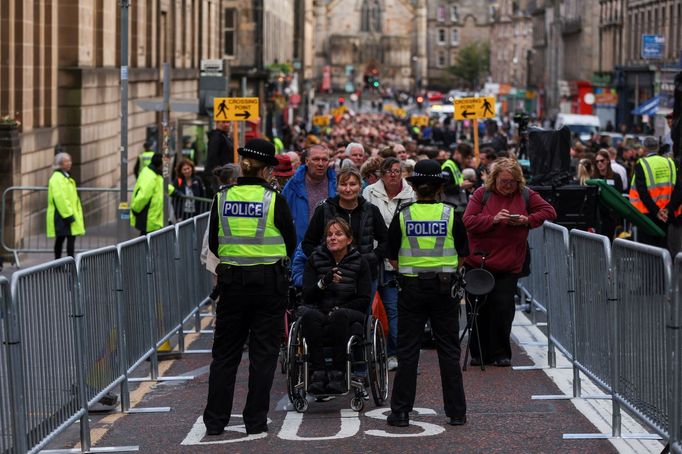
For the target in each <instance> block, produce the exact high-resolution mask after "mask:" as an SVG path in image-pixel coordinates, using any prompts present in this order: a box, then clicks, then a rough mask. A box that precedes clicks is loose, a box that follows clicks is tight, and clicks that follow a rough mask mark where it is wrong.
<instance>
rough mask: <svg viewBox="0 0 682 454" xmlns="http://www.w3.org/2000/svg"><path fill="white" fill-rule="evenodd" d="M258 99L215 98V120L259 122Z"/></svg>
mask: <svg viewBox="0 0 682 454" xmlns="http://www.w3.org/2000/svg"><path fill="white" fill-rule="evenodd" d="M259 118H260V112H259V109H258V98H214V99H213V120H215V121H246V120H251V121H253V120H258V119H259Z"/></svg>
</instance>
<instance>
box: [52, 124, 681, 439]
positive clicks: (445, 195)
mask: <svg viewBox="0 0 682 454" xmlns="http://www.w3.org/2000/svg"><path fill="white" fill-rule="evenodd" d="M484 131H485V132H484V135H483V137H482V138H481V139H482V140H481V147H480V152H479V154H478V156H475V153H474V149H473V147H472V144H471V142H470V141H469V140H467V139H468V138H467V137H464V136H459V137H458V138H457V140H454V141H451V142H449V143H448V142H442V141H434V140H428V141H425V140H424V135H423V133H422V132H421V131H420V132H417V131H415V130H411V129H410V128H409V127H408V126H407V125H406V124H405V123H404V122H402V121H399V120H397V119H394V118H393V117H391V116H389V115H385V114H358V115H348V114H346V115H344V116H342V117H341V118H339V119H338V121H336V122H334V123H333V124H332V125H331V126H330V127H328V128H326V129H325V130H323V131H315V134H313V133H311V132H309V131H306V130H305V128H304V127H303V125H300V124H295V125H294V126H293V127H292V128H291V130H290V131H289V134H288V137H286V138H285V139H286V140H284V143H285V147H287V146H288V147H290V148H291V149H290V151H284V150H282V152H279V153H278V152H277V151H276V149H275V146H274V145H273V143H271V142H269V141H267V140H264V139H253V140H250V141H248V142H247V143H246V144H245V145H244V146H243V147H241V148H239V155H240V162H239V164H238V165H235V164H231V163H230V161H231V159H230V157H231V156H232V143H231V141H230V139H229V125H218V128H217V129H216V130H215V131H214V132H212V133H211V135H210V140H209V162H207V163H206V170H207V171H208V172H209V175H210V177H209V178H204V179H203V181H202V180H201V179H199V178H197V176H196V175H195V174H194V163H193V161H192V160H191V159H189V157H187V156H184V157H182V158H181V159H180V160H179V162H178V163H177V166H176V172H175V175H176V177H175V181H174V182H173V184H172V186H171V187H169V189H168V192H169V193H170V194H173V193H177V194H181V195H182V196H183V197H181V198H179V199H178V200H179V201H180V202H179V205H178V204H176V209H178V210H180V211H181V212H182V213H185V214H186V215H187V216H188V217H189V216H192V215H194V214H195V213H197V212H199V211H200V210H199V207H198V206H196V205H195V203H196V202H195V198H196V197H202V196H211V195H213V194H215V196H214V199H213V204H212V208H211V214H210V222H209V228H208V231H207V237H206V241H205V243H206V249H207V251H204V253H203V256H204V257H205V258H206V262H207V266H209V267H210V269H211V271H213V272H214V273H215V274H216V275H217V286H216V290H215V292H214V296H216V297H217V298H218V299H219V302H218V305H217V320H216V329H215V338H214V346H213V361H212V364H211V369H210V378H209V396H208V403H207V407H206V410H205V412H204V423H205V425H206V428H207V433H208V434H209V435H217V434H220V433H222V432H223V430H224V428H225V426H226V425H227V424H228V422H229V419H230V414H231V410H232V396H233V393H234V386H235V376H236V372H237V368H238V366H239V362H240V360H241V352H242V346H243V345H244V343H245V342H247V340H248V348H249V359H250V362H251V366H250V378H249V392H248V396H247V402H246V407H245V409H244V422H245V425H246V430H247V432H248V433H250V434H255V433H261V432H264V431H266V430H267V423H266V418H267V412H268V409H269V395H270V388H271V386H272V381H273V376H274V371H275V368H276V362H277V357H278V354H279V343H280V339H281V337H280V336H279V333H280V331H281V330H282V317H283V313H284V307H285V300H286V298H287V297H288V295H289V286H290V285H291V284H293V285H294V286H296V287H298V288H299V289H300V291H301V294H302V295H303V297H302V301H301V304H302V307H303V308H304V309H302V310H301V311H300V314H301V315H302V326H303V330H304V333H305V335H306V339H307V340H308V342H309V347H310V349H311V354H310V362H311V375H310V386H309V392H311V393H313V394H315V393H318V394H323V393H328V394H335V393H340V392H342V391H343V390H344V389H345V388H344V387H345V379H346V378H347V377H344V374H345V368H344V367H343V366H344V364H343V363H344V362H345V359H344V358H345V342H346V340H347V338H348V332H349V331H348V330H349V326H350V324H351V323H353V322H354V321H358V320H362V319H363V318H364V317H365V316H366V315H367V314H369V313H371V311H372V302H373V301H374V300H375V299H376V300H378V301H379V300H380V301H381V304H382V305H383V307H384V309H385V312H386V316H387V319H388V333H387V351H388V356H389V357H388V368H389V370H391V371H396V373H395V377H394V382H393V390H392V396H391V410H392V411H391V414H390V415H389V416H388V418H387V423H388V424H390V425H394V426H399V427H403V426H407V425H409V411H410V410H411V409H412V405H413V404H414V397H415V393H416V374H417V367H418V358H419V347H420V345H421V339H422V334H423V329H424V323H425V322H426V320H428V319H430V320H431V325H432V330H433V333H434V339H435V342H436V348H437V351H438V355H439V358H440V361H439V362H440V369H441V380H442V384H443V401H444V407H445V413H446V415H447V418H448V422H449V423H450V424H452V425H461V424H464V423H465V422H466V402H465V396H464V388H463V385H462V375H461V371H460V366H459V364H460V345H459V338H458V336H457V333H458V330H459V322H458V317H459V301H457V300H456V298H455V294H456V293H455V292H452V288H453V286H454V285H455V284H456V283H457V282H458V276H459V275H460V273H463V272H465V271H467V270H471V269H474V268H481V267H485V269H487V270H488V271H490V272H491V273H492V275H493V277H494V280H495V285H494V288H493V290H492V291H491V292H490V293H489V295H488V296H487V302H486V304H485V305H484V306H483V307H482V308H481V310H480V311H479V312H478V314H477V317H478V320H477V322H478V323H477V324H475V326H474V329H473V332H472V335H471V339H469V345H470V348H471V352H472V358H471V364H474V365H475V364H492V365H494V366H498V367H508V366H510V365H511V362H512V350H511V345H510V340H509V336H510V331H511V324H512V320H513V317H514V309H515V308H514V293H515V289H516V285H517V281H518V279H519V278H520V277H521V276H524V275H527V274H528V273H529V269H528V261H527V258H528V245H527V236H528V232H529V230H530V229H532V228H537V227H539V226H541V225H542V223H543V222H544V221H546V220H549V221H552V220H554V219H556V216H557V214H556V211H555V209H554V207H552V206H551V205H550V204H549V203H547V202H546V201H545V200H544V199H543V198H542V197H541V196H540V195H539V194H538V193H536V192H535V191H533V190H532V189H530V188H529V187H527V185H526V179H525V176H524V169H523V168H522V165H521V163H520V161H519V159H518V156H517V153H515V152H514V147H513V145H510V144H508V142H507V140H508V139H509V138H510V137H509V136H508V135H507V134H508V131H507V130H506V128H497V126H496V125H494V126H493V125H492V124H491V123H488V124H486V127H485V128H484ZM608 145H609V144H602V143H598V142H597V141H596V140H593V141H591V142H590V143H588V144H586V145H585V144H582V143H581V142H579V141H576V142H574V143H573V145H572V147H571V163H572V166H573V168H574V172H575V178H574V183H575V184H587V181H588V180H591V179H602V180H605V181H606V182H607V184H609V185H612V186H613V187H614V188H615V189H616V190H617V191H619V192H623V193H625V192H626V191H628V190H629V195H630V199H631V201H632V203H633V205H634V206H635V207H636V208H637V209H639V210H640V211H641V212H642V213H644V214H645V215H646V216H648V217H649V218H650V219H651V220H652V221H653V222H655V223H656V224H657V225H659V226H660V227H661V228H667V225H668V224H670V225H671V229H672V228H673V226H678V225H679V224H680V223H681V222H680V218H681V217H680V211H681V209H680V208H679V207H680V204H682V185H681V184H680V182H679V180H678V179H676V167H675V164H674V162H673V161H672V159H670V158H668V157H666V156H664V155H663V154H662V150H661V148H660V147H659V144H658V141H657V140H656V139H654V138H653V137H651V138H647V139H645V140H644V141H643V143H642V144H641V145H639V144H638V145H635V146H632V147H629V146H622V147H620V148H616V147H611V146H608ZM57 158H58V159H57V160H56V161H55V168H56V170H55V174H54V175H53V177H52V178H51V181H50V188H51V191H52V192H51V194H52V195H51V196H50V199H49V200H50V206H52V211H50V210H48V222H50V218H52V223H53V225H54V227H53V228H52V230H50V231H49V232H50V234H51V235H55V236H56V243H55V254H56V255H57V254H58V253H59V254H61V248H62V243H63V241H64V239H66V240H67V248H68V252H69V253H70V254H72V251H73V241H74V240H73V238H75V236H77V235H80V234H82V233H83V230H84V227H83V225H82V212H81V213H80V214H79V211H78V210H79V209H80V205H79V203H78V198H77V194H76V195H75V198H74V194H75V182H73V181H72V179H70V176H69V173H68V172H69V169H70V159H69V158H68V155H65V154H62V155H61V156H60V155H58V156H57ZM143 158H144V159H145V160H148V161H149V162H148V163H146V161H144V162H142V161H140V163H141V164H140V166H139V167H140V171H139V175H138V179H137V183H136V186H135V189H134V192H133V199H132V203H131V225H133V226H134V227H136V228H137V229H138V230H139V231H140V232H141V234H145V233H149V232H152V231H154V230H156V229H159V228H161V227H162V226H163V225H164V222H163V217H162V216H163V215H162V212H163V210H162V206H163V198H162V194H163V178H162V176H161V175H162V171H161V167H162V158H161V155H159V154H153V153H152V154H151V156H147V155H144V156H142V157H141V158H140V159H141V160H142V159H143ZM65 201H66V202H68V203H66V202H65ZM178 206H179V208H178ZM79 216H80V218H79ZM79 219H81V221H80V222H79ZM602 219H606V220H607V221H604V222H602V223H601V225H600V226H599V227H598V228H599V229H600V231H601V232H602V233H606V234H607V235H609V237H613V236H614V235H615V233H616V227H617V224H618V223H619V219H618V218H617V217H615V216H611V213H609V212H608V211H607V212H605V213H603V216H602ZM608 220H610V222H609V221H608ZM677 236H679V233H678V234H677ZM677 236H675V238H676V237H677ZM640 239H643V240H649V241H652V244H653V243H654V242H656V243H655V244H658V245H663V246H665V244H661V240H660V238H653V239H651V238H647V237H646V235H643V236H642V237H640ZM678 247H679V241H678ZM209 263H210V265H209ZM325 337H329V338H330V339H331V343H332V345H333V358H332V361H331V363H330V364H328V363H326V362H325V361H324V358H322V357H321V348H322V345H323V343H324V338H325Z"/></svg>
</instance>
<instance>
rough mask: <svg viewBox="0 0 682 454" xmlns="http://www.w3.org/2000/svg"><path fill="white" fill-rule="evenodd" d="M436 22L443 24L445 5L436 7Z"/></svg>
mask: <svg viewBox="0 0 682 454" xmlns="http://www.w3.org/2000/svg"><path fill="white" fill-rule="evenodd" d="M436 20H437V21H438V22H445V5H438V10H437V11H436Z"/></svg>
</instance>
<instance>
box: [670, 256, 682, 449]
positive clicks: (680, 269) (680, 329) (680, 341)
mask: <svg viewBox="0 0 682 454" xmlns="http://www.w3.org/2000/svg"><path fill="white" fill-rule="evenodd" d="M673 277H674V279H673V306H672V312H673V315H672V320H671V322H672V323H671V337H672V344H673V347H672V348H673V352H676V353H677V354H676V355H671V358H670V361H671V366H672V368H673V382H672V396H673V398H672V409H671V415H670V452H671V453H673V454H682V358H680V352H682V253H680V254H677V257H675V264H674V267H673Z"/></svg>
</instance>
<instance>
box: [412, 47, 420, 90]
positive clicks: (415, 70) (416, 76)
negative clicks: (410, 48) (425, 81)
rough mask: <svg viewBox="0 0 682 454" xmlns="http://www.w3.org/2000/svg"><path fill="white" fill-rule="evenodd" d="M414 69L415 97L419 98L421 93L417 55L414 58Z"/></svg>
mask: <svg viewBox="0 0 682 454" xmlns="http://www.w3.org/2000/svg"><path fill="white" fill-rule="evenodd" d="M412 68H413V71H414V72H413V75H414V96H417V94H418V93H419V85H420V83H419V82H420V81H419V57H417V56H416V55H413V56H412Z"/></svg>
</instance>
